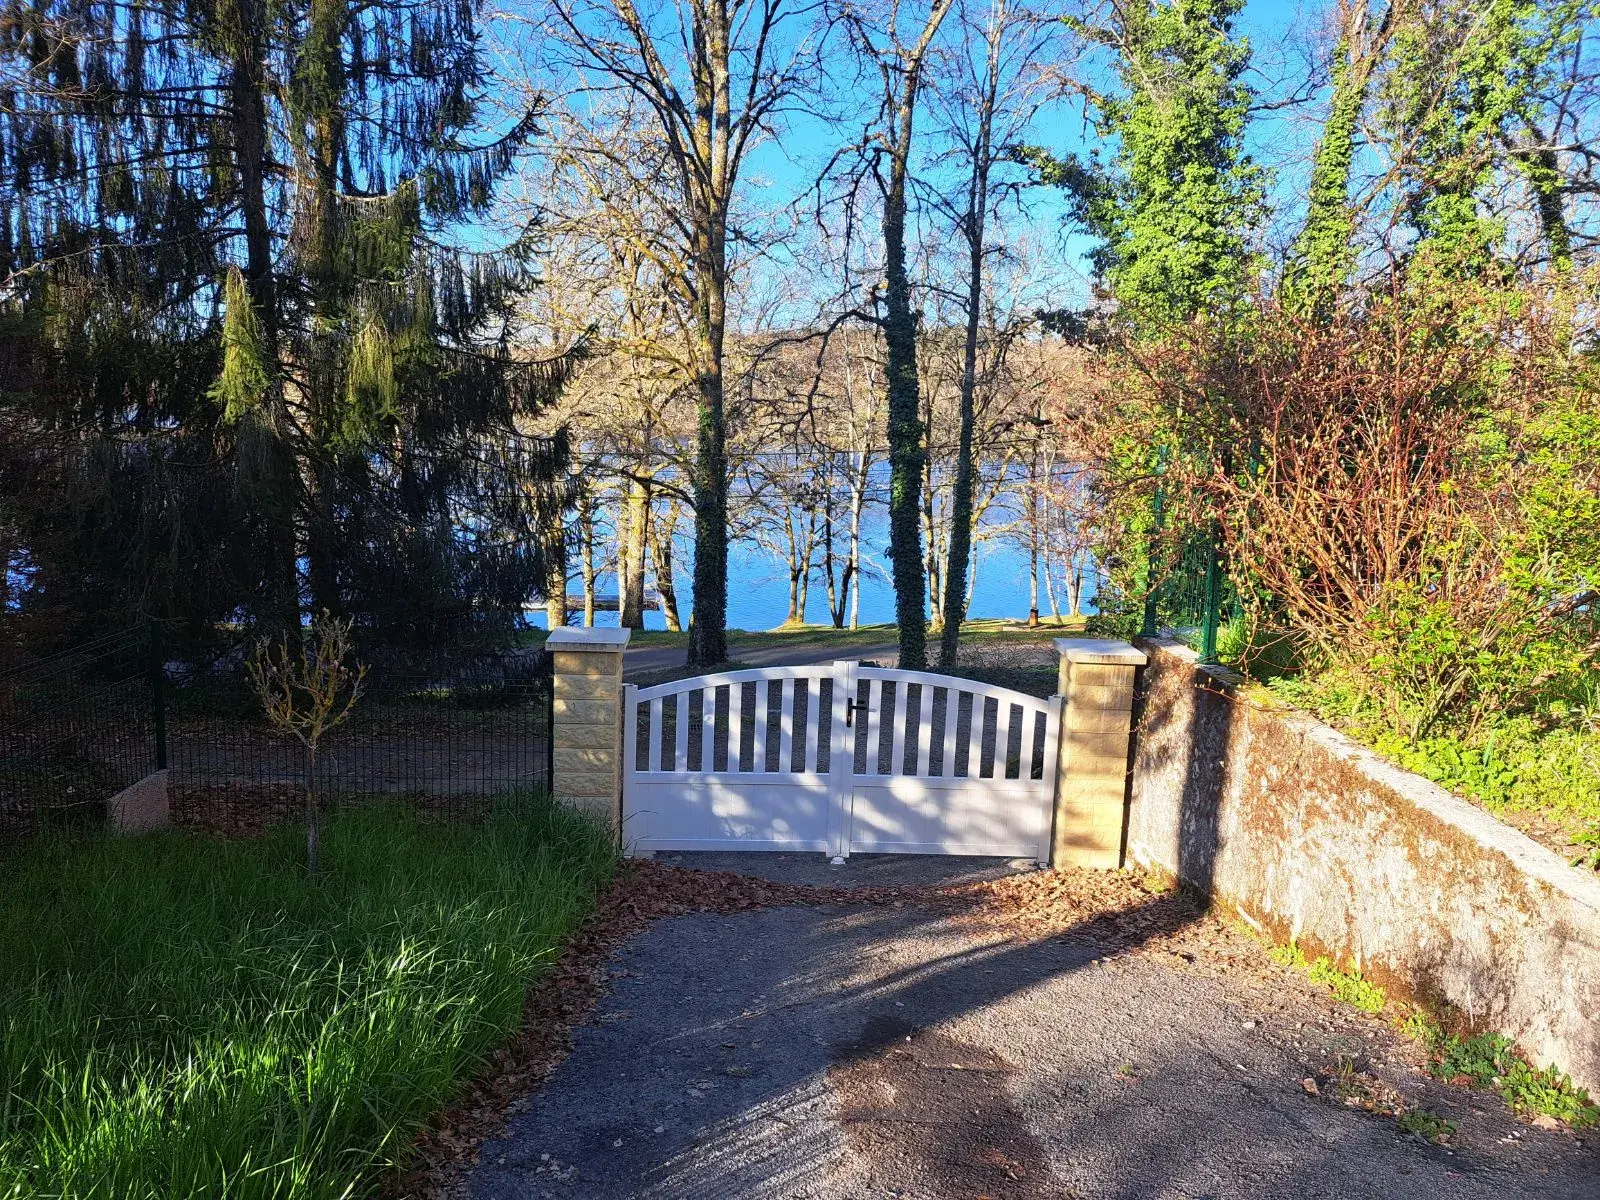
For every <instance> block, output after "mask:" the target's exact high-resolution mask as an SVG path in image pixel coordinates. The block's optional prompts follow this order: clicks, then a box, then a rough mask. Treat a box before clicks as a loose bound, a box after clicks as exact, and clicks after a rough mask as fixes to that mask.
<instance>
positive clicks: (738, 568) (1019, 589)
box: [535, 512, 1093, 630]
mask: <svg viewBox="0 0 1600 1200" xmlns="http://www.w3.org/2000/svg"><path fill="white" fill-rule="evenodd" d="M873 516H874V517H876V519H875V520H871V519H864V521H863V524H864V526H865V527H866V532H865V533H864V535H863V540H862V550H863V556H864V557H866V558H868V559H869V560H870V565H869V566H868V567H867V568H866V569H865V570H864V572H863V579H862V588H861V617H860V620H861V623H862V624H863V625H874V624H879V623H883V622H890V621H893V620H894V589H893V588H892V587H891V586H890V583H889V577H888V533H887V522H886V521H884V520H883V519H882V514H881V512H880V513H877V514H873ZM977 557H978V567H977V579H976V581H975V585H974V587H973V592H972V604H971V607H970V608H969V610H968V611H969V614H970V615H971V616H973V617H1011V618H1018V619H1025V618H1026V617H1027V615H1028V552H1027V550H1026V548H1025V547H1023V546H1019V545H1017V544H1015V543H1014V542H1012V541H1010V540H1008V539H1005V538H1001V537H994V538H991V539H988V540H986V541H984V542H983V543H981V544H980V546H979V548H978V555H977ZM674 566H675V568H676V583H677V588H678V604H679V607H680V608H681V610H682V613H683V618H684V621H685V623H687V621H688V619H689V613H690V609H691V608H692V606H693V599H694V589H693V586H692V583H693V581H692V579H691V573H692V569H693V551H692V544H691V543H687V542H685V543H684V544H681V545H679V546H678V548H677V558H676V561H675V563H674ZM1040 576H1041V577H1040V580H1039V611H1040V613H1041V615H1043V616H1044V617H1045V618H1046V619H1048V618H1049V615H1050V603H1049V598H1048V596H1047V594H1046V592H1045V586H1044V579H1043V571H1042V570H1041V572H1040ZM646 582H647V584H648V585H649V586H652V587H653V586H654V583H655V581H654V580H653V579H648V580H647V581H646ZM573 590H574V591H576V590H578V585H576V584H574V585H573ZM597 590H598V591H599V592H601V593H603V594H605V593H609V594H611V595H615V594H616V590H617V584H616V577H615V576H614V575H613V574H612V573H610V572H607V573H606V574H605V575H604V576H603V577H602V578H601V580H600V582H599V584H598V585H597ZM1092 600H1093V584H1092V582H1090V583H1089V584H1087V585H1086V595H1085V598H1084V606H1085V608H1089V609H1091V610H1092V603H1091V602H1092ZM1056 602H1057V603H1058V604H1059V605H1061V608H1062V611H1063V612H1065V611H1066V606H1067V595H1066V589H1065V588H1064V587H1062V586H1061V582H1060V568H1059V567H1057V584H1056ZM788 613H789V574H788V568H787V567H786V566H785V565H784V564H783V563H780V562H778V561H777V560H775V559H774V558H773V557H772V556H770V555H769V554H767V553H766V552H765V551H763V550H762V549H761V548H760V547H759V546H756V545H754V544H753V543H750V542H736V543H735V544H734V545H732V546H730V547H729V549H728V628H730V629H752V630H760V629H771V628H773V627H774V626H777V625H781V624H782V623H783V621H784V618H785V617H786V616H788ZM805 616H806V620H807V621H808V622H810V623H813V624H818V625H825V624H827V623H828V621H829V617H828V592H827V586H826V584H825V583H824V582H823V580H822V573H821V567H820V556H819V564H818V568H817V572H816V575H815V576H814V578H813V579H812V583H811V594H810V596H809V598H808V602H807V605H806V614H805ZM572 619H573V620H574V621H577V620H579V619H581V618H580V616H579V615H577V614H575V615H574V617H573V618H572ZM847 619H848V617H847ZM535 620H536V621H537V622H538V623H539V624H541V625H542V624H543V613H542V612H541V613H539V614H535ZM595 623H596V624H599V625H615V624H616V623H617V614H616V613H615V612H609V613H597V614H596V615H595ZM645 627H646V628H647V629H665V628H666V622H665V620H664V619H663V618H662V615H661V613H660V612H658V611H656V610H654V609H652V610H650V611H649V612H647V613H646V614H645Z"/></svg>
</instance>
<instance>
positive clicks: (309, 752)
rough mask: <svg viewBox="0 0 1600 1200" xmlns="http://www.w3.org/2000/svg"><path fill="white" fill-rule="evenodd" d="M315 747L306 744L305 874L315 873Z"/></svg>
mask: <svg viewBox="0 0 1600 1200" xmlns="http://www.w3.org/2000/svg"><path fill="white" fill-rule="evenodd" d="M317 868H318V862H317V748H316V746H315V745H307V746H306V874H307V875H315V874H316V873H317Z"/></svg>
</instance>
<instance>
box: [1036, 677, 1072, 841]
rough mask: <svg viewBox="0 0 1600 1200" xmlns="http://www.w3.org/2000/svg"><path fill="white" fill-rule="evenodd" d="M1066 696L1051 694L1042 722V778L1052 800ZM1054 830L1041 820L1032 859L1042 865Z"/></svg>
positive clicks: (1056, 775)
mask: <svg viewBox="0 0 1600 1200" xmlns="http://www.w3.org/2000/svg"><path fill="white" fill-rule="evenodd" d="M1066 707H1067V698H1066V697H1065V696H1061V695H1056V696H1051V697H1050V700H1049V707H1048V708H1047V709H1045V718H1044V721H1045V724H1044V779H1043V781H1042V782H1043V783H1044V784H1045V786H1046V788H1047V789H1048V794H1049V795H1050V797H1052V800H1053V799H1054V797H1055V794H1056V781H1057V777H1058V772H1059V771H1060V766H1061V725H1062V718H1063V715H1064V713H1065V711H1066ZM1054 833H1055V831H1054V830H1053V829H1052V828H1051V823H1050V820H1049V818H1048V817H1047V818H1045V820H1044V821H1043V829H1042V830H1041V831H1040V833H1039V850H1038V854H1037V856H1036V857H1035V859H1034V861H1035V862H1037V863H1039V864H1041V865H1043V864H1045V863H1048V862H1049V861H1050V858H1051V853H1050V852H1051V845H1050V842H1051V839H1052V838H1053V837H1054Z"/></svg>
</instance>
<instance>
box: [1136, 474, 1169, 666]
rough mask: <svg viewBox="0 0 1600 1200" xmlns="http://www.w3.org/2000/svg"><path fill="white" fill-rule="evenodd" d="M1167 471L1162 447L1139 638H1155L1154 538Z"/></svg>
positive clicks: (1148, 548) (1146, 553)
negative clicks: (1164, 477) (1163, 478)
mask: <svg viewBox="0 0 1600 1200" xmlns="http://www.w3.org/2000/svg"><path fill="white" fill-rule="evenodd" d="M1166 470H1167V451H1166V447H1165V446H1163V447H1162V448H1161V449H1159V450H1157V451H1156V490H1155V494H1154V495H1153V496H1152V497H1151V499H1150V512H1151V516H1152V517H1153V518H1154V520H1155V524H1154V527H1153V528H1152V529H1151V533H1150V545H1149V546H1147V547H1146V548H1145V567H1144V619H1143V621H1141V622H1140V624H1139V636H1140V637H1155V636H1156V633H1157V632H1158V630H1157V629H1156V583H1155V578H1156V538H1157V537H1158V536H1159V535H1160V533H1161V523H1162V520H1163V519H1164V517H1165V514H1164V513H1163V512H1162V505H1163V500H1164V499H1165V497H1164V495H1163V492H1162V488H1161V476H1162V475H1165V474H1166Z"/></svg>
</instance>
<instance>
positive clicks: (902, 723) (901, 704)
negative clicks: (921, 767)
mask: <svg viewBox="0 0 1600 1200" xmlns="http://www.w3.org/2000/svg"><path fill="white" fill-rule="evenodd" d="M910 693H911V685H910V684H908V683H906V681H905V680H903V679H902V680H901V681H900V682H898V683H896V684H895V685H894V729H893V732H892V733H891V735H890V738H889V746H890V750H889V774H891V775H899V774H900V773H901V772H903V771H904V770H905V769H906V721H907V719H908V717H909V714H908V713H907V712H906V709H907V708H908V707H910V706H909V705H908V704H907V703H906V700H907V698H908V697H909V696H910Z"/></svg>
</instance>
